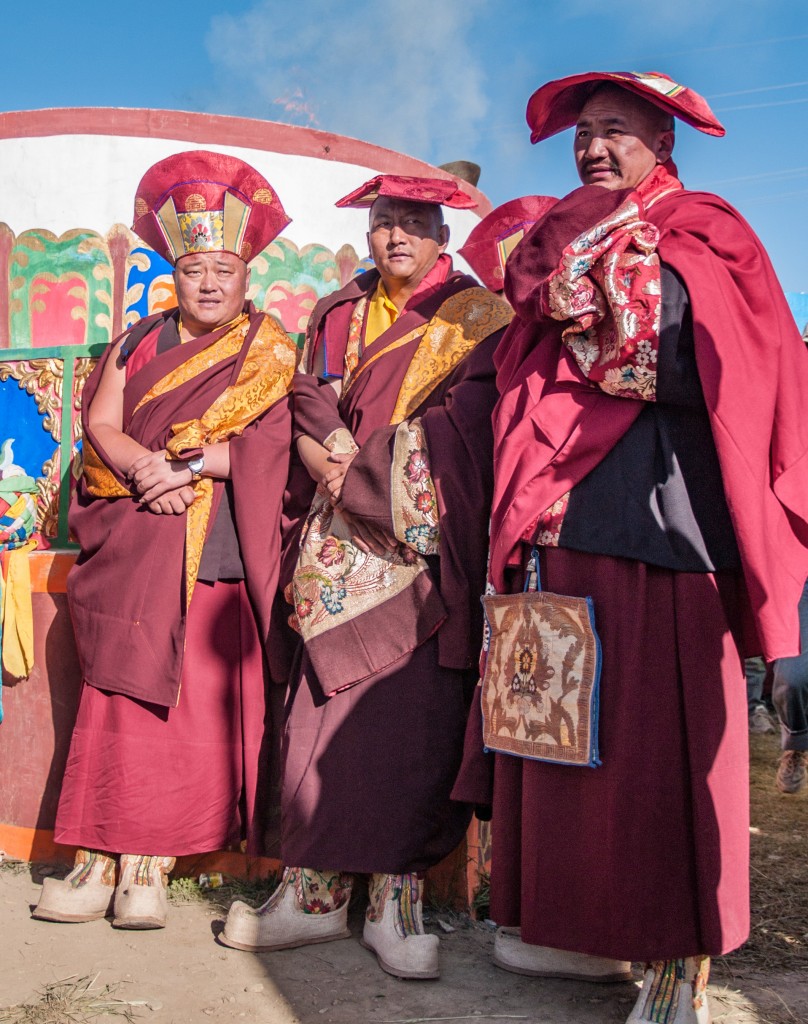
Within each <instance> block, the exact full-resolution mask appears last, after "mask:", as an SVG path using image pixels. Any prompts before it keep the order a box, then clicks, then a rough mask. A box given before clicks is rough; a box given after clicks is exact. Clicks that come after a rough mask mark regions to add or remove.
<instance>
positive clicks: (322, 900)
mask: <svg viewBox="0 0 808 1024" xmlns="http://www.w3.org/2000/svg"><path fill="white" fill-rule="evenodd" d="M292 870H294V869H292ZM299 871H300V885H299V888H298V890H297V892H298V901H299V902H300V905H301V907H302V908H303V913H304V914H330V913H332V912H333V911H335V910H339V909H340V908H341V907H344V906H345V904H346V903H347V902H348V900H349V899H350V898H351V889H352V888H353V879H352V878H351V876H350V875H346V874H343V873H342V872H340V871H315V870H313V869H312V868H300V869H299Z"/></svg>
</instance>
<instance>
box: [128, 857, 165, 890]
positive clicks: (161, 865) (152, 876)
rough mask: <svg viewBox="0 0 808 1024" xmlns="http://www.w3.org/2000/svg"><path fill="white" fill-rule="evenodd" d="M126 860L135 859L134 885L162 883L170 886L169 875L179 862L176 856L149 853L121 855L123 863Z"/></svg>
mask: <svg viewBox="0 0 808 1024" xmlns="http://www.w3.org/2000/svg"><path fill="white" fill-rule="evenodd" d="M124 860H131V861H133V862H134V863H133V867H132V881H131V884H132V885H155V886H156V885H162V887H163V888H164V889H167V888H168V875H169V872H170V871H171V869H172V868H173V867H174V865H175V864H176V863H177V859H176V857H154V856H149V855H145V854H144V855H141V854H133V853H124V854H122V855H121V864H122V865H123V862H124Z"/></svg>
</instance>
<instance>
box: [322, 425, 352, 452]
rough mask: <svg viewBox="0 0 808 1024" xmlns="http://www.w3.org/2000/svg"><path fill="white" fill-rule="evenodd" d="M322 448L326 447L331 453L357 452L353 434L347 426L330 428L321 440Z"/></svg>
mask: <svg viewBox="0 0 808 1024" xmlns="http://www.w3.org/2000/svg"><path fill="white" fill-rule="evenodd" d="M323 448H327V449H328V450H329V451H330V452H331V453H332V454H337V453H338V454H340V455H350V454H351V452H358V451H359V448H358V447H357V445H356V441H354V439H353V435H352V434H351V432H350V430H348V428H347V427H337V429H336V430H332V431H331V433H330V434H329V435H328V437H327V438H326V439H325V441H323Z"/></svg>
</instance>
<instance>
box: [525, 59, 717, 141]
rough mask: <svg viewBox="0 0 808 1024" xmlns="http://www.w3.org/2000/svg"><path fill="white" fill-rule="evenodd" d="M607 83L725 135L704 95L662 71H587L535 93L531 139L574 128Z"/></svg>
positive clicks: (711, 132) (708, 131)
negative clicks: (586, 107)
mask: <svg viewBox="0 0 808 1024" xmlns="http://www.w3.org/2000/svg"><path fill="white" fill-rule="evenodd" d="M605 83H611V84H612V85H617V86H619V87H620V88H621V89H628V91H629V92H633V93H635V94H636V95H637V96H640V97H642V99H644V100H647V101H648V102H649V103H653V104H654V106H655V107H659V108H660V109H661V110H664V111H665V113H667V114H672V115H673V116H674V117H678V118H681V120H682V121H685V122H686V123H687V124H689V125H692V127H693V128H698V130H699V131H700V132H704V133H705V134H707V135H719V136H720V135H725V134H726V130H725V128H724V126H723V125H722V124H721V122H720V121H719V120H718V118H717V117H716V116H715V114H714V113H713V112H712V110H710V108H709V106H708V105H707V101H706V100H705V99H704V97H703V96H700V95H699V94H698V93H697V92H694V91H693V90H692V89H688V88H687V87H686V86H684V85H679V84H678V83H677V82H674V80H673V79H672V78H669V77H668V76H667V75H663V74H662V73H661V72H659V71H588V72H587V73H586V74H584V75H570V76H569V77H568V78H559V79H557V80H556V81H554V82H548V83H547V84H546V85H543V86H542V87H541V88H540V89H537V90H536V91H535V92H534V93H533V95H532V96H531V97H530V99H529V100H528V104H527V114H526V117H527V123H528V125H529V127H530V141H531V142H541V141H542V139H549V138H550V136H551V135H557V134H558V133H559V132H563V131H564V129H565V128H572V126H573V125H574V124H575V123H576V122H577V120H578V115H579V114H580V113H581V110H582V109H583V106H584V104H585V103H586V101H587V100H588V99H589V97H590V96H591V95H592V93H593V92H594V91H595V90H596V89H598V88H599V87H600V86H602V85H604V84H605Z"/></svg>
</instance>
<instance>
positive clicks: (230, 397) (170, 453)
mask: <svg viewBox="0 0 808 1024" xmlns="http://www.w3.org/2000/svg"><path fill="white" fill-rule="evenodd" d="M249 329H250V321H249V317H248V316H247V315H246V314H245V315H244V316H243V317H241V318H240V319H239V320H237V321H236V323H235V324H234V325H233V327H232V328H231V329H230V330H229V331H228V332H227V333H226V334H224V335H223V336H222V337H221V338H219V339H218V340H217V341H215V342H214V343H213V344H212V345H209V346H208V347H207V348H205V349H203V350H202V351H201V352H199V353H197V354H196V355H194V356H192V357H191V358H190V359H188V360H186V362H184V363H182V364H181V365H180V366H178V367H176V369H174V370H172V371H171V372H170V373H168V374H166V375H165V377H163V378H162V379H161V380H159V381H157V383H156V384H155V385H154V386H153V387H152V388H151V389H150V390H149V391H148V392H147V394H146V395H144V396H143V398H142V399H141V400H140V402H139V403H138V405H137V407H136V410H137V409H140V408H141V407H142V406H143V405H144V404H145V403H146V402H149V401H152V400H153V399H154V398H158V397H160V396H161V395H165V394H168V393H169V392H170V391H172V390H174V389H175V388H177V387H179V386H180V385H182V384H185V383H187V382H188V381H189V380H192V379H193V378H194V377H195V376H197V375H198V374H199V373H201V372H203V371H207V370H209V369H210V368H211V367H213V366H215V365H216V364H217V363H220V362H222V361H223V360H225V359H229V358H231V357H232V356H233V355H236V354H238V352H240V350H241V348H242V346H243V345H244V342H245V340H246V337H247V334H248V332H249ZM297 354H298V350H297V346H296V345H295V343H294V342H293V341H292V339H291V338H289V336H288V335H287V334H286V332H285V331H284V330H283V328H282V327H281V326H280V324H279V323H278V322H277V321H276V320H274V319H273V318H272V317H270V316H264V317H263V320H262V322H261V325H260V327H259V328H258V330H257V332H256V333H255V335H254V336H253V339H252V341H251V343H250V349H249V352H248V353H247V356H246V358H245V360H244V364H243V365H242V367H241V370H240V371H239V375H238V378H237V379H236V381H235V382H234V383H233V384H231V385H230V386H229V387H227V388H225V390H224V391H223V392H222V393H221V394H220V395H219V396H218V397H217V398H216V399H215V400H214V402H213V403H212V404H211V406H210V408H208V409H207V410H206V411H205V412H204V413H203V414H202V416H200V417H199V418H198V419H194V420H187V421H185V422H182V423H175V424H174V425H173V426H172V427H171V438H170V440H169V442H168V444H167V445H166V457H167V458H168V459H183V458H184V457H185V456H184V453H185V452H188V451H192V450H194V449H198V448H204V447H205V446H206V445H212V444H218V443H220V442H223V441H228V440H230V439H231V438H233V437H238V436H239V435H240V434H242V433H243V432H244V429H245V428H246V427H247V426H248V425H249V424H250V423H252V422H253V421H254V420H256V419H258V417H259V416H261V415H263V414H264V413H265V412H267V410H269V409H270V408H271V407H272V406H273V405H274V404H275V403H276V402H277V401H278V400H279V399H280V398H282V397H283V396H284V395H285V394H286V393H287V392H288V391H289V387H290V385H291V382H292V375H293V374H294V371H295V365H296V362H297ZM88 456H89V458H88ZM84 461H85V467H84V472H85V475H86V476H87V487H88V491H89V493H90V494H92V495H93V496H94V497H123V496H129V494H130V492H129V491H127V490H126V489H125V488H123V487H122V486H121V484H120V483H119V482H118V481H117V480H116V479H115V477H114V475H113V474H112V473H111V472H110V470H109V469H108V468H107V467H106V466H105V465H104V463H103V462H102V461H101V460H100V459H99V457H98V455H97V453H95V452H94V451H93V449H92V447H91V446H90V445H89V444H87V442H86V441H85V453H84ZM88 470H89V472H88ZM110 481H112V483H110ZM112 485H114V486H112ZM193 488H194V492H195V495H196V497H195V500H194V502H193V504H192V505H191V506H190V508H189V509H188V511H187V515H186V528H185V593H186V599H187V602H188V604H190V601H191V596H192V594H193V591H194V587H195V585H196V580H197V575H198V573H199V563H200V560H201V557H202V546H203V544H204V542H205V534H206V533H207V528H208V520H209V519H210V513H211V508H212V503H213V481H212V480H211V479H210V478H208V477H203V478H202V479H200V480H197V481H196V482H195V483H194V484H193Z"/></svg>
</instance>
